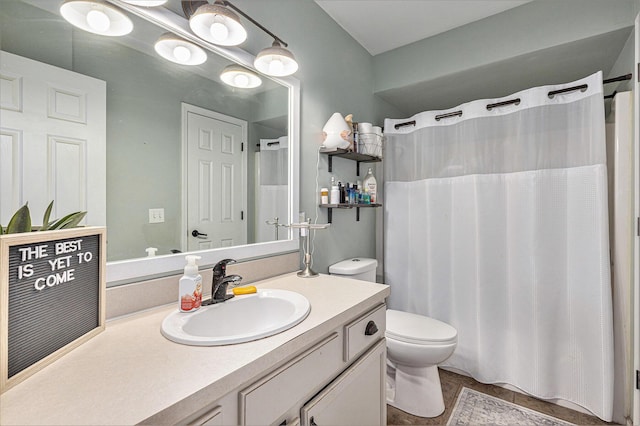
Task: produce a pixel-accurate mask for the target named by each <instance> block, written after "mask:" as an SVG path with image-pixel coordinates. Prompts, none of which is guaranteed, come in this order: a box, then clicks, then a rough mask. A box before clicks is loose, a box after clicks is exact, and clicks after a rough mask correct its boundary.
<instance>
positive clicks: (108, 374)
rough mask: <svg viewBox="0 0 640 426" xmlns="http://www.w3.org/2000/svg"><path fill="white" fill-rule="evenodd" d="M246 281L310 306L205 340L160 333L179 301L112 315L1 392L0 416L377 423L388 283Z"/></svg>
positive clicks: (60, 420)
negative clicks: (288, 321) (244, 337)
mask: <svg viewBox="0 0 640 426" xmlns="http://www.w3.org/2000/svg"><path fill="white" fill-rule="evenodd" d="M254 285H256V287H257V288H258V289H283V290H290V291H295V292H298V293H300V294H302V295H304V296H305V297H306V298H307V299H308V300H309V301H310V303H311V312H310V313H309V315H308V316H307V318H306V319H305V320H304V321H302V322H301V323H300V324H298V325H296V326H294V327H293V328H290V329H289V330H286V331H284V332H282V333H279V334H276V335H274V336H271V337H267V338H264V339H260V340H256V341H252V342H247V343H241V344H236V345H225V346H212V347H198V346H188V345H181V344H177V343H174V342H171V341H169V340H167V339H166V338H164V337H163V336H162V335H161V334H160V324H161V322H162V320H163V319H164V318H165V317H166V316H167V315H168V314H169V313H171V312H173V311H174V310H175V309H177V304H176V305H173V304H172V305H171V306H163V307H158V308H154V309H151V310H148V311H145V312H140V313H137V314H133V315H130V316H127V317H124V318H119V319H115V320H112V321H110V322H108V323H107V328H106V331H105V332H103V333H101V334H100V335H98V336H96V337H94V338H93V339H91V340H90V341H89V342H87V343H85V344H83V345H82V346H80V347H79V348H77V349H75V350H74V351H72V352H71V353H69V354H67V355H65V356H64V357H62V358H61V359H59V360H57V361H56V362H54V363H53V364H51V365H49V366H48V367H46V368H45V369H43V370H42V371H40V372H38V373H36V374H35V375H34V376H32V377H30V378H28V379H27V380H25V381H24V382H22V383H20V384H18V385H16V386H15V387H14V388H12V389H9V390H8V391H7V392H5V393H4V394H3V395H2V396H0V419H1V420H2V424H3V425H9V424H138V423H143V424H195V425H204V424H207V425H217V424H219V425H230V424H239V425H245V424H247V425H249V424H251V425H253V424H287V425H291V424H301V425H313V424H318V425H322V424H328V423H332V424H336V423H339V424H386V402H385V382H384V379H385V368H386V348H385V340H384V330H385V304H384V303H385V298H386V297H387V296H388V295H389V288H388V286H385V285H380V284H373V283H369V282H364V281H356V280H351V279H346V278H340V277H332V276H328V275H320V276H319V277H317V278H313V279H302V278H299V277H297V276H296V274H295V273H293V274H287V275H283V276H279V277H275V278H271V279H268V280H263V281H260V282H258V283H254ZM236 297H242V296H236ZM372 324H373V325H372Z"/></svg>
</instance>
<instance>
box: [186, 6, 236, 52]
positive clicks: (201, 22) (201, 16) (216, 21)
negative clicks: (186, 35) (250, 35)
mask: <svg viewBox="0 0 640 426" xmlns="http://www.w3.org/2000/svg"><path fill="white" fill-rule="evenodd" d="M224 3H226V2H220V1H216V2H215V3H214V4H203V5H202V6H200V7H199V8H198V9H197V10H196V12H195V13H194V14H193V15H192V16H191V17H190V18H189V26H190V27H191V29H192V30H193V32H194V33H196V35H197V36H198V37H200V38H202V39H205V40H207V41H208V42H211V43H213V44H217V45H220V46H237V45H239V44H240V43H242V42H243V41H245V40H246V39H247V30H245V29H244V27H243V26H242V24H241V23H240V18H239V17H238V15H236V14H235V13H234V12H233V11H232V10H229V9H228V8H227V7H226V4H224Z"/></svg>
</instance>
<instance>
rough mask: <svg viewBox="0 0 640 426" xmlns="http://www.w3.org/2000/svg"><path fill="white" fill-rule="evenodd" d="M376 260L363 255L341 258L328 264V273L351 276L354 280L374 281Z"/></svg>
mask: <svg viewBox="0 0 640 426" xmlns="http://www.w3.org/2000/svg"><path fill="white" fill-rule="evenodd" d="M377 266H378V261H377V260H375V259H367V258H365V257H355V258H353V259H347V260H343V261H341V262H338V263H334V264H333V265H331V266H329V274H331V275H338V276H344V277H347V278H353V279H354V280H362V281H371V282H376V267H377Z"/></svg>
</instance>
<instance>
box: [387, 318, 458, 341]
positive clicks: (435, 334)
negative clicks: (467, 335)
mask: <svg viewBox="0 0 640 426" xmlns="http://www.w3.org/2000/svg"><path fill="white" fill-rule="evenodd" d="M385 335H386V337H388V338H390V339H395V340H398V341H400V342H405V343H412V344H414V345H421V346H429V345H443V344H444V345H446V344H454V343H456V342H457V341H458V332H457V330H456V329H455V328H454V327H452V326H450V325H449V324H446V323H444V322H442V321H438V320H437V319H434V318H429V317H425V316H423V315H417V314H412V313H410V312H402V311H396V310H393V309H388V310H387V330H386V332H385Z"/></svg>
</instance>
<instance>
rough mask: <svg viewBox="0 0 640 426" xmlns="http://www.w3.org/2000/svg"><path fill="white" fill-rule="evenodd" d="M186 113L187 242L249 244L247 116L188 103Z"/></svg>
mask: <svg viewBox="0 0 640 426" xmlns="http://www.w3.org/2000/svg"><path fill="white" fill-rule="evenodd" d="M183 117H184V122H183V126H184V129H183V135H184V137H185V139H186V140H185V142H184V144H185V147H184V149H183V152H185V156H186V163H185V164H186V165H185V167H186V173H185V175H186V177H187V179H186V180H187V187H186V189H185V193H186V202H185V213H184V214H185V217H186V218H187V222H186V230H185V232H186V235H187V241H188V242H187V248H188V250H190V251H191V250H203V249H207V248H218V247H229V246H235V245H242V244H246V243H247V227H246V220H244V210H245V208H246V207H245V206H246V155H245V152H243V150H242V145H243V142H244V140H245V138H246V122H244V121H242V120H238V119H234V118H231V117H226V116H223V115H222V114H218V113H215V112H213V111H208V110H205V109H202V108H198V107H195V106H192V105H187V104H183ZM194 230H197V231H198V233H199V235H196V236H194V235H193V234H192V233H193V232H194Z"/></svg>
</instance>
